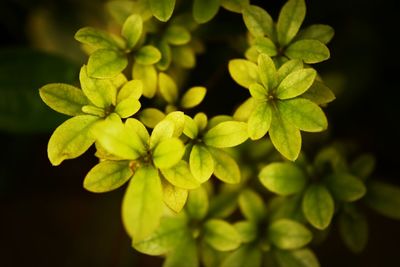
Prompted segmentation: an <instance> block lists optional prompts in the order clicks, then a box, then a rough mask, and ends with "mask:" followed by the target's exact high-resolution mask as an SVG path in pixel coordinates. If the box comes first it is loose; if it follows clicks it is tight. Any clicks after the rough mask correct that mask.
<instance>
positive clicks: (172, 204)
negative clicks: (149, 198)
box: [162, 180, 188, 213]
mask: <svg viewBox="0 0 400 267" xmlns="http://www.w3.org/2000/svg"><path fill="white" fill-rule="evenodd" d="M162 186H163V200H164V203H165V204H166V205H167V206H168V207H169V208H170V209H171V210H173V211H174V212H176V213H179V212H180V211H181V210H182V209H183V207H184V206H185V204H186V200H187V197H188V190H186V189H182V188H179V187H176V186H174V185H172V184H170V183H169V182H168V181H165V180H163V183H162Z"/></svg>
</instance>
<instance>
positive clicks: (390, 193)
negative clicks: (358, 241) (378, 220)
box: [365, 182, 400, 220]
mask: <svg viewBox="0 0 400 267" xmlns="http://www.w3.org/2000/svg"><path fill="white" fill-rule="evenodd" d="M365 202H366V203H367V205H368V206H369V207H370V208H372V209H373V210H374V211H376V212H378V213H380V214H382V215H384V216H386V217H389V218H392V219H396V220H400V188H399V187H396V186H393V185H389V184H386V183H382V182H369V183H368V191H367V195H366V196H365Z"/></svg>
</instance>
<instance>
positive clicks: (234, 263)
mask: <svg viewBox="0 0 400 267" xmlns="http://www.w3.org/2000/svg"><path fill="white" fill-rule="evenodd" d="M261 263H262V252H261V250H260V249H259V248H258V247H257V246H255V245H253V244H245V245H243V246H240V247H239V248H238V249H237V250H235V251H233V252H232V253H230V254H229V255H228V256H227V257H226V258H225V260H224V261H223V263H222V265H221V267H260V266H261Z"/></svg>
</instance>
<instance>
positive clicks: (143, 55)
mask: <svg viewBox="0 0 400 267" xmlns="http://www.w3.org/2000/svg"><path fill="white" fill-rule="evenodd" d="M160 59H161V52H160V51H159V50H158V49H157V48H156V47H154V46H152V45H145V46H142V47H141V48H140V49H139V50H138V51H136V53H135V60H136V62H137V63H139V64H142V65H153V64H156V63H157V62H158V61H160Z"/></svg>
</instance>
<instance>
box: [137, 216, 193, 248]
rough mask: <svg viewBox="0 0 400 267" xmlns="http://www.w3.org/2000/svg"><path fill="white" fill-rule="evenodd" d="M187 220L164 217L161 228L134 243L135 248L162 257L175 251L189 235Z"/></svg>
mask: <svg viewBox="0 0 400 267" xmlns="http://www.w3.org/2000/svg"><path fill="white" fill-rule="evenodd" d="M186 223H187V221H186V218H182V217H163V218H162V219H161V222H160V226H159V227H158V228H157V229H156V230H155V231H154V232H153V233H152V234H151V235H150V236H148V237H147V238H145V239H143V240H140V241H134V242H133V244H132V245H133V247H134V248H135V249H136V250H137V251H139V252H141V253H145V254H147V255H152V256H156V255H162V254H165V253H167V252H168V251H170V250H171V249H173V248H174V247H175V246H176V245H177V244H178V243H179V242H180V240H181V239H182V238H185V236H186V235H187V229H186Z"/></svg>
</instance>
